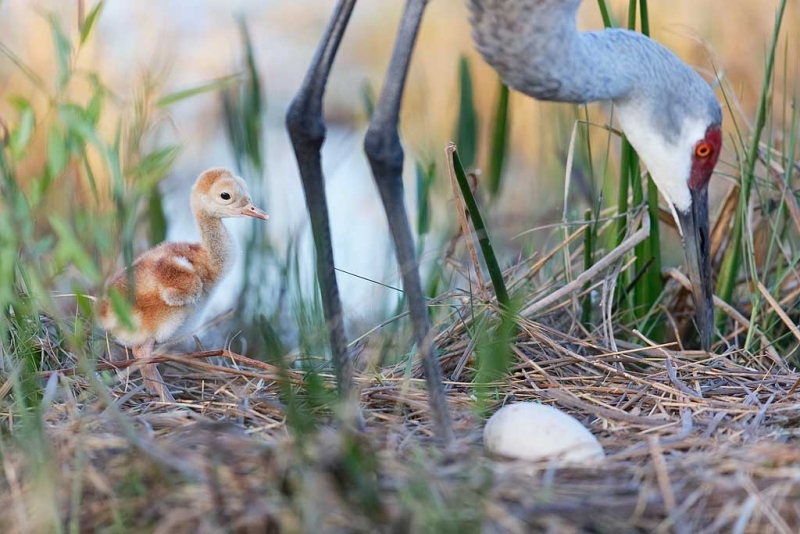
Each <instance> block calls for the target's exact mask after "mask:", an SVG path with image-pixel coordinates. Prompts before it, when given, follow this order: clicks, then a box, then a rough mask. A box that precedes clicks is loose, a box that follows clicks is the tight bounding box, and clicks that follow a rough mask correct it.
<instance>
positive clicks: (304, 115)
mask: <svg viewBox="0 0 800 534" xmlns="http://www.w3.org/2000/svg"><path fill="white" fill-rule="evenodd" d="M286 129H287V130H288V132H289V137H290V138H291V139H292V143H293V144H295V145H296V144H298V143H303V144H310V145H312V146H316V147H317V148H319V147H321V146H322V143H323V142H324V141H325V122H324V121H323V119H322V115H321V114H320V113H318V112H314V111H313V110H311V109H309V106H307V105H305V104H304V101H303V100H300V99H295V100H294V101H293V102H292V103H291V105H290V106H289V110H288V111H287V112H286Z"/></svg>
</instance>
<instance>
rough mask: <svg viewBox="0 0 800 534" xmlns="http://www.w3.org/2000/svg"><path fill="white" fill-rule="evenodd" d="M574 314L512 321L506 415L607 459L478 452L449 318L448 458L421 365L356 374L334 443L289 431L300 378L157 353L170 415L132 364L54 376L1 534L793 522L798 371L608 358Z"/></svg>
mask: <svg viewBox="0 0 800 534" xmlns="http://www.w3.org/2000/svg"><path fill="white" fill-rule="evenodd" d="M472 305H473V306H475V305H478V306H487V305H489V304H479V303H478V304H476V303H475V302H473V303H472ZM565 309H567V308H566V307H565V308H562V311H560V312H556V313H551V314H548V315H546V316H544V317H543V318H540V319H539V320H536V321H533V320H521V321H520V323H519V325H520V333H519V335H518V338H517V339H516V341H515V343H514V345H513V346H514V355H515V361H514V365H513V369H512V372H511V375H510V377H509V378H508V379H507V380H504V381H502V382H498V383H496V384H494V387H495V388H496V394H495V397H494V398H495V401H494V403H495V407H497V406H499V405H500V404H503V403H506V402H519V401H532V400H533V401H540V402H544V403H548V404H553V405H555V406H557V407H559V408H561V409H563V410H565V411H566V412H568V413H570V414H572V415H574V416H575V417H577V418H578V419H579V420H580V421H582V422H583V423H584V424H585V425H587V426H588V427H589V428H590V429H591V430H592V432H593V433H594V434H595V435H597V436H598V438H599V439H600V441H601V443H602V444H603V446H604V447H605V449H606V451H607V453H608V455H609V456H608V459H607V461H605V462H604V463H603V464H601V465H598V466H596V467H591V468H569V469H561V468H558V466H556V465H554V464H552V465H549V464H546V463H542V464H526V463H522V462H513V461H507V460H503V459H496V458H487V457H486V456H485V455H484V453H483V449H482V445H481V429H482V422H481V417H480V416H478V415H477V412H476V409H475V400H474V391H473V384H472V383H471V381H470V380H471V377H472V375H473V373H472V365H473V361H472V358H473V356H472V354H471V351H470V350H469V346H470V342H469V338H468V336H467V335H466V334H465V333H464V332H465V331H466V330H465V328H464V325H465V323H464V322H463V321H455V322H453V324H452V325H449V326H448V327H447V328H443V329H442V331H441V332H442V333H441V334H440V336H439V339H438V341H439V346H440V347H441V349H442V354H443V355H442V364H443V366H444V370H445V376H446V377H448V378H450V380H449V381H448V387H449V390H448V391H449V398H450V408H451V411H452V413H453V415H454V418H455V421H456V432H457V441H456V443H455V444H454V445H453V446H452V447H451V448H449V449H447V450H442V449H441V448H440V447H438V445H437V444H436V443H435V442H434V441H433V437H432V436H433V430H432V429H431V427H430V421H429V418H428V412H427V403H426V395H425V392H424V390H423V389H422V383H423V382H422V380H421V377H420V371H419V368H418V367H416V366H415V367H412V372H411V375H410V376H409V377H404V376H403V374H404V369H405V368H389V369H384V370H382V372H381V373H379V374H377V375H368V374H367V373H362V374H361V375H360V376H359V377H358V384H359V385H360V387H361V402H362V406H363V415H364V417H365V420H366V432H364V433H363V434H360V435H359V434H353V433H350V432H347V431H340V432H336V431H334V430H333V429H332V428H333V425H332V424H331V420H332V419H331V417H330V414H324V413H321V414H319V415H320V416H321V418H322V421H327V422H326V423H324V424H323V425H322V426H321V427H320V428H319V429H318V431H316V432H314V433H312V434H310V435H304V434H299V435H298V434H297V433H295V432H293V431H292V430H290V428H289V427H288V426H287V423H286V420H287V406H286V405H285V404H284V403H283V402H282V400H281V399H285V397H282V396H281V394H280V389H281V387H280V386H281V385H282V384H283V385H285V384H292V385H294V386H299V385H300V384H302V382H303V378H304V376H303V374H302V373H300V372H297V371H291V370H285V369H283V370H282V369H280V368H278V367H275V366H272V365H270V364H265V363H262V362H256V361H252V360H248V359H247V358H244V357H241V356H238V355H236V354H233V353H230V352H228V351H208V352H203V353H192V354H186V355H182V356H162V357H161V358H162V360H165V361H166V360H168V361H170V362H171V363H170V365H169V366H168V367H167V370H166V374H165V378H166V380H167V381H169V382H170V383H171V384H173V386H174V387H173V391H174V392H175V393H176V397H177V398H178V399H179V400H178V402H177V403H176V404H174V405H163V404H160V403H157V402H153V401H152V400H151V399H150V398H148V397H147V396H146V395H145V394H144V392H143V388H142V386H141V385H140V384H139V382H140V381H139V377H138V374H133V375H131V380H130V381H128V380H126V379H125V378H124V374H123V373H125V370H124V368H125V367H126V366H127V362H119V363H116V364H114V365H113V366H114V367H117V368H119V369H120V370H119V371H118V373H119V375H118V376H119V377H120V378H122V379H120V380H117V381H116V383H115V384H114V385H113V386H112V387H111V388H110V390H109V393H110V396H108V397H105V396H104V395H99V396H98V395H97V394H96V393H95V386H93V385H92V384H90V383H89V381H87V379H86V378H85V377H82V376H80V375H72V374H71V371H70V370H69V369H67V370H66V371H64V372H57V373H53V374H50V375H49V382H50V385H49V387H46V388H45V389H46V390H48V389H49V390H50V391H51V392H53V393H54V398H55V401H54V402H53V403H52V404H50V406H49V408H48V409H47V412H46V413H45V414H44V419H45V421H46V432H47V435H48V440H47V442H48V443H49V450H50V453H51V454H50V455H49V458H48V459H47V460H44V462H45V465H38V466H37V465H35V462H34V461H33V460H32V458H35V457H37V456H36V455H35V454H30V453H31V451H30V450H28V451H25V452H27V453H28V454H26V453H25V452H23V450H22V449H15V448H8V447H7V448H6V450H4V451H3V462H2V466H3V469H2V476H0V487H2V491H0V503H2V507H3V509H4V510H6V511H7V512H6V513H4V514H2V515H0V530H2V531H3V532H42V531H50V530H52V529H53V527H54V526H55V525H61V526H63V527H67V526H69V525H74V526H77V527H79V528H78V531H80V532H90V531H105V530H109V531H121V530H123V531H124V530H131V531H143V530H144V531H153V532H219V531H234V532H265V531H267V532H299V531H306V532H322V531H326V532H327V531H334V532H335V531H360V532H374V531H392V532H394V531H398V532H403V531H439V532H443V531H456V530H466V531H474V530H482V531H487V532H529V531H532V530H542V531H549V532H642V531H647V532H650V531H653V532H655V531H662V532H672V531H674V532H718V531H734V532H759V533H762V532H795V531H797V529H798V528H800V507H798V505H797V495H798V492H799V491H800V468H798V467H797V466H798V465H800V451H798V449H797V446H796V442H795V440H794V439H793V436H794V434H795V433H796V430H795V429H796V428H797V426H798V423H800V391H798V387H797V384H798V383H800V374H798V373H797V372H795V371H793V370H790V369H789V368H788V367H787V366H786V365H785V364H784V363H783V362H782V360H780V359H775V358H773V357H771V356H770V355H769V354H768V353H766V352H765V353H763V354H750V353H744V352H734V351H729V352H721V353H720V354H705V353H698V352H692V351H680V350H676V348H675V347H674V346H644V347H640V346H634V345H631V344H626V343H623V342H617V345H618V350H617V351H612V350H610V349H608V348H606V347H607V345H606V341H604V340H603V339H601V338H600V337H597V336H585V335H570V334H565V333H564V332H568V331H570V327H569V325H570V324H571V323H572V322H573V319H572V317H571V316H570V314H568V313H565V312H564V311H563V310H565ZM643 345H646V344H644V343H643ZM209 357H213V358H214V359H213V360H208V358H209ZM104 367H105V368H108V367H111V364H109V365H100V366H99V368H100V369H102V368H104ZM324 378H325V380H326V382H327V383H328V386H329V387H332V385H331V384H330V380H331V378H330V377H324ZM301 396H302V394H301ZM112 400H113V402H111V401H112ZM3 418H4V419H5V421H4V425H8V427H11V428H13V427H14V425H16V424H19V422H17V421H14V420H13V418H12V415H11V414H4V416H3ZM18 439H22V438H18ZM43 467H44V469H42V468H43ZM48 499H52V500H53V502H52V505H51V506H45V505H43V504H42V503H43V502H47V501H48Z"/></svg>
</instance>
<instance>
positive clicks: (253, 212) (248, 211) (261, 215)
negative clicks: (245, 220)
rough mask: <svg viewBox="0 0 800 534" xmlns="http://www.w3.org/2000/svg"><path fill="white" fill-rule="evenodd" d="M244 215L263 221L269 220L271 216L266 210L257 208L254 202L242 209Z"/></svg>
mask: <svg viewBox="0 0 800 534" xmlns="http://www.w3.org/2000/svg"><path fill="white" fill-rule="evenodd" d="M242 215H246V216H247V217H253V218H255V219H261V220H262V221H266V220H268V219H269V215H267V214H266V213H265V212H264V210H262V209H261V208H259V207H257V206H256V205H255V204H253V203H252V202H251V203H249V204H247V206H245V207H244V208H242Z"/></svg>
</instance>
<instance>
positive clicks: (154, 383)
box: [133, 338, 175, 402]
mask: <svg viewBox="0 0 800 534" xmlns="http://www.w3.org/2000/svg"><path fill="white" fill-rule="evenodd" d="M153 345H155V340H154V339H152V338H151V339H148V340H147V341H145V343H144V344H143V345H140V346H138V347H136V348H134V349H133V357H134V358H149V357H150V356H151V355H152V354H153ZM141 371H142V379H143V380H144V385H145V387H146V388H147V391H149V392H150V393H152V394H153V395H158V396H159V398H160V399H161V400H162V401H163V402H175V398H174V397H173V396H172V393H170V392H169V389H168V388H167V385H166V384H164V379H163V378H161V373H159V372H158V368H157V367H156V364H154V363H149V364H147V365H143V366H142V369H141Z"/></svg>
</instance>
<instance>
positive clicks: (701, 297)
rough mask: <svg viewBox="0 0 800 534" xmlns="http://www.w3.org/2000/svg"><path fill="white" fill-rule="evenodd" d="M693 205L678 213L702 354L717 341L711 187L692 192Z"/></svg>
mask: <svg viewBox="0 0 800 534" xmlns="http://www.w3.org/2000/svg"><path fill="white" fill-rule="evenodd" d="M691 194H692V205H691V207H690V208H689V209H688V210H686V211H685V212H682V211H681V210H676V212H677V214H678V219H679V220H680V225H681V229H682V232H683V236H682V238H683V250H684V253H685V255H686V268H687V269H688V271H689V280H690V281H691V282H692V296H693V297H694V306H695V314H696V315H695V316H696V321H697V329H698V330H699V332H700V345H701V346H702V348H703V350H706V351H707V350H709V349H710V348H711V341H712V340H713V338H714V286H713V283H712V280H711V254H710V250H709V238H708V237H709V236H708V233H709V231H708V187H707V186H706V187H702V188H699V189H697V190H694V189H692V190H691Z"/></svg>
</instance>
